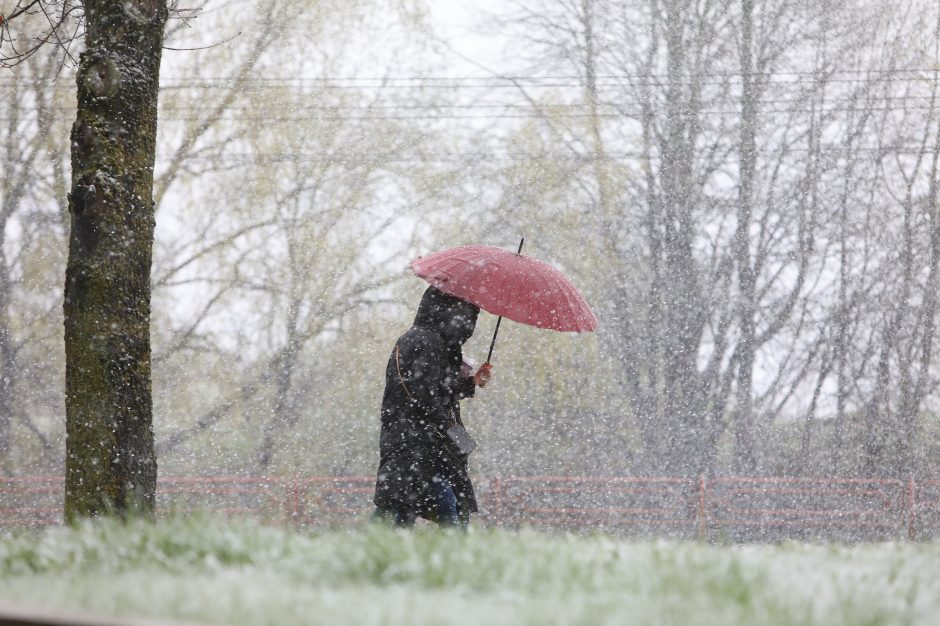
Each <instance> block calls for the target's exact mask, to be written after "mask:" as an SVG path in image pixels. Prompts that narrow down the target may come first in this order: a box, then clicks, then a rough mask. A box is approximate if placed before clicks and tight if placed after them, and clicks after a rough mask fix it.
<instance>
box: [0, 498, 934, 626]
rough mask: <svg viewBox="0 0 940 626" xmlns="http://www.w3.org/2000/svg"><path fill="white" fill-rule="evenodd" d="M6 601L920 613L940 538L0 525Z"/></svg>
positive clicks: (631, 613)
mask: <svg viewBox="0 0 940 626" xmlns="http://www.w3.org/2000/svg"><path fill="white" fill-rule="evenodd" d="M0 603H2V604H13V605H20V606H39V607H44V608H56V609H81V610H82V611H85V612H94V613H101V614H106V615H113V616H118V617H123V616H139V617H161V618H169V619H180V620H187V621H195V622H207V623H219V624H233V625H237V624H259V625H260V624H271V625H275V624H276V625H278V626H282V625H287V624H290V625H300V624H329V625H331V626H332V625H342V624H356V625H359V624H366V625H368V624H375V625H394V624H402V625H405V624H407V625H412V624H414V625H420V624H428V625H430V624H434V625H439V624H487V625H499V624H533V625H535V624H538V625H543V624H592V625H593V624H664V625H667V624H676V625H683V626H686V625H689V626H695V625H706V624H715V625H719V624H720V625H731V624H742V625H743V624H747V625H761V624H768V625H778V624H780V625H784V624H786V625H789V624H793V625H796V624H799V625H806V624H819V625H825V626H838V625H843V624H844V625H847V626H848V625H852V626H856V625H871V626H874V625H878V624H884V625H886V626H888V625H890V626H900V625H905V624H911V625H920V624H923V625H927V624H936V623H938V622H937V621H936V620H937V616H938V615H940V543H936V542H935V543H929V544H914V543H883V544H868V545H859V546H841V545H809V544H796V543H794V544H785V545H781V546H771V545H746V546H707V545H702V544H696V543H680V542H671V541H654V542H631V541H625V540H620V539H616V538H611V537H604V536H596V537H583V536H582V537H574V536H557V535H554V536H553V535H545V534H541V533H537V532H534V531H527V530H523V531H519V532H510V531H503V530H490V531H471V533H469V534H467V535H463V534H460V533H451V532H440V531H437V530H435V529H421V530H418V531H416V532H401V531H395V530H391V529H388V528H382V527H367V528H360V529H356V530H353V531H329V532H310V533H306V532H297V531H291V530H285V529H280V528H272V527H265V526H259V525H255V524H253V523H249V522H231V521H224V520H219V519H215V518H211V517H201V518H194V519H188V520H183V519H176V520H164V521H160V522H158V523H156V524H150V523H145V522H131V523H128V524H121V523H118V522H113V521H105V522H96V523H85V524H82V525H80V526H77V527H75V528H50V529H47V530H44V531H42V532H40V533H20V534H15V535H0Z"/></svg>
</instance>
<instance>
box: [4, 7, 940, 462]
mask: <svg viewBox="0 0 940 626" xmlns="http://www.w3.org/2000/svg"><path fill="white" fill-rule="evenodd" d="M3 4H4V3H3V2H0V7H2V5H3ZM192 4H193V6H192V8H191V9H189V10H187V11H186V12H183V13H180V12H177V13H174V14H173V17H172V19H171V21H170V25H169V31H168V32H169V34H168V37H167V40H166V46H167V49H166V50H165V51H164V60H163V69H162V81H161V93H160V117H159V145H158V147H157V164H156V171H155V177H154V180H155V189H154V201H155V205H156V216H157V234H156V245H155V249H154V265H153V276H152V278H153V330H152V334H153V374H154V381H153V385H154V424H155V430H156V433H155V434H156V444H157V453H158V462H159V466H160V472H161V474H163V475H173V474H244V475H292V474H343V475H367V474H370V473H372V472H373V471H374V470H375V466H376V464H377V437H378V405H379V402H380V399H381V393H382V385H383V384H384V379H383V374H384V368H385V363H386V360H387V358H388V355H389V352H390V350H391V347H392V345H393V344H394V341H395V339H396V338H397V337H398V335H399V334H401V333H402V332H404V330H406V329H407V327H408V326H409V324H410V322H411V319H412V317H413V315H414V309H415V308H416V305H417V302H418V299H419V297H420V294H421V292H422V291H423V289H424V286H425V285H424V283H423V282H422V281H420V280H419V279H417V278H415V277H413V276H411V275H410V273H409V272H408V271H407V270H406V267H407V263H408V261H410V260H411V259H413V258H414V257H416V256H418V255H421V254H425V253H427V252H431V251H434V250H438V249H441V248H446V247H451V246H455V245H460V244H464V243H482V244H487V245H495V246H501V247H506V248H514V247H515V246H516V245H517V244H518V241H519V238H520V237H522V236H525V238H526V251H527V252H528V253H529V254H532V255H534V256H537V257H539V258H542V259H544V260H546V261H549V262H550V263H552V264H554V265H556V266H557V267H559V268H560V269H562V270H563V271H564V272H565V273H566V274H567V275H568V276H570V277H572V279H573V280H574V281H575V282H576V284H578V285H579V287H580V288H581V290H582V291H583V293H584V294H585V296H586V298H587V300H588V301H589V302H590V303H591V304H592V305H593V307H594V309H595V312H596V314H597V317H598V318H599V320H600V328H599V329H598V332H596V333H594V334H593V335H584V336H574V335H562V334H558V333H551V332H547V331H539V330H535V329H531V328H528V327H523V326H521V325H518V324H513V323H509V322H507V324H504V325H503V326H502V328H501V330H500V339H499V342H498V343H497V346H496V351H495V355H494V365H495V370H494V378H493V380H492V382H491V383H490V385H488V386H487V388H486V389H485V390H483V391H480V392H479V393H478V397H477V398H475V399H473V400H471V401H468V402H467V403H466V404H465V420H466V422H467V424H468V427H469V429H470V430H471V432H472V433H473V434H474V436H475V437H476V438H477V439H478V441H479V442H480V443H481V447H480V451H479V452H477V453H475V454H474V458H473V460H472V463H473V464H474V465H475V467H473V468H472V469H473V471H474V472H475V473H477V474H486V475H508V474H551V475H581V474H591V475H631V474H638V475H676V476H679V475H697V474H699V473H706V474H722V473H730V472H734V473H738V474H746V475H750V474H753V475H757V474H776V475H779V474H786V475H804V476H816V475H827V476H874V477H891V476H908V475H911V474H914V475H918V476H920V475H929V476H933V477H938V476H940V467H937V465H938V459H940V413H938V406H937V405H938V394H937V390H938V383H940V358H938V356H937V354H936V352H937V347H936V346H935V345H934V344H935V339H936V338H937V329H936V324H937V321H938V308H940V303H938V297H940V293H938V291H940V205H938V202H940V200H938V197H940V188H938V183H940V170H938V165H940V163H938V159H940V6H938V4H937V3H936V2H933V1H930V0H900V1H899V2H896V3H890V4H886V3H883V2H877V1H875V0H832V1H830V2H810V1H804V0H773V1H771V0H753V1H750V0H744V1H743V2H730V1H725V0H696V1H692V2H686V1H680V0H541V1H538V2H536V1H531V2H530V1H525V2H523V1H520V2H513V3H499V4H494V8H496V7H498V8H499V11H498V12H494V13H492V14H484V13H483V12H482V11H481V12H479V14H478V15H477V16H476V17H478V18H479V22H478V23H477V24H476V25H475V32H477V33H478V34H477V35H475V37H476V41H477V46H478V47H479V46H485V47H486V54H485V55H481V57H486V58H485V60H480V58H481V57H475V58H474V59H470V58H468V56H467V54H466V52H465V51H464V50H462V49H461V47H460V46H459V45H457V43H456V42H455V40H454V39H453V37H452V35H453V31H452V29H449V28H447V27H445V25H444V23H445V21H446V20H445V19H444V18H445V16H442V11H444V10H443V9H442V5H441V3H432V2H430V1H424V0H348V1H345V2H336V3H324V2H313V3H307V2H296V1H293V0H264V1H262V0H258V1H257V2H255V1H252V0H235V1H233V2H227V3H217V2H212V1H207V2H199V1H197V2H194V3H192ZM445 12H446V11H445ZM236 44H237V45H236ZM77 54H78V50H70V51H69V54H67V55H65V56H63V54H62V51H61V49H52V48H49V49H48V50H41V51H39V52H38V53H37V54H35V55H33V56H31V57H30V58H29V59H28V60H27V61H26V62H24V63H23V64H21V65H19V66H17V68H16V71H15V72H12V73H11V72H9V71H5V72H4V73H3V74H0V102H3V105H2V108H0V111H2V115H0V145H2V149H0V238H2V239H0V244H2V251H3V254H2V255H0V372H2V376H0V473H5V474H11V475H19V474H38V473H47V472H48V473H60V472H61V468H62V466H63V465H64V450H65V443H64V439H65V419H64V398H63V388H64V382H63V380H64V371H63V370H64V365H63V346H62V341H63V340H62V285H63V275H64V266H65V258H66V250H67V240H68V233H67V229H68V212H67V205H66V195H67V192H68V181H69V180H70V172H69V130H70V127H71V123H72V121H73V120H74V117H75V114H74V109H75V102H74V95H73V94H74V73H73V72H74V62H73V60H72V59H71V58H70V57H69V55H74V56H75V57H76V58H77ZM495 323H496V320H495V318H492V317H491V316H488V315H485V314H484V315H481V318H480V322H479V324H478V327H477V329H478V330H477V332H476V335H475V336H474V337H473V338H472V339H471V340H470V342H469V343H468V345H467V346H466V347H465V352H466V353H467V354H468V355H470V356H472V357H474V358H476V359H477V360H478V361H482V360H483V358H485V353H486V349H487V347H488V345H489V338H490V336H491V333H492V330H493V327H494V326H495Z"/></svg>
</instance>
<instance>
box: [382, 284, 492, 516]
mask: <svg viewBox="0 0 940 626" xmlns="http://www.w3.org/2000/svg"><path fill="white" fill-rule="evenodd" d="M478 312H479V309H478V308H477V307H476V306H474V305H473V304H470V303H468V302H465V301H463V300H460V299H458V298H455V297H453V296H450V295H447V294H445V293H443V292H441V291H439V290H437V289H435V288H434V287H430V288H428V290H427V291H426V292H425V293H424V296H423V297H422V299H421V304H420V306H419V307H418V313H417V315H416V316H415V321H414V325H413V326H412V327H411V328H410V329H409V330H408V331H407V332H406V333H405V334H404V335H402V336H401V337H399V339H398V341H397V342H396V344H395V348H394V349H393V350H392V354H391V356H390V357H389V360H388V365H387V366H386V368H385V394H384V395H383V397H382V431H381V435H380V437H379V452H380V460H379V470H378V475H377V478H376V483H375V498H374V502H375V505H376V506H378V507H382V508H385V509H394V510H398V511H402V512H405V511H407V512H411V513H414V514H415V515H416V516H425V517H427V516H429V514H430V513H431V511H432V507H431V502H430V499H429V497H428V494H427V491H428V486H429V485H430V484H431V481H434V480H439V479H440V478H444V479H446V480H447V481H448V482H450V484H451V486H452V487H453V490H454V495H455V496H456V497H457V506H458V508H459V510H460V512H461V513H462V514H464V515H466V514H468V513H470V512H475V511H476V510H477V502H476V497H475V495H474V493H473V485H472V484H471V482H470V475H469V473H468V471H467V462H466V460H465V459H464V460H460V459H455V458H454V457H453V456H451V455H450V454H448V452H447V450H446V449H445V447H444V440H443V434H444V430H445V429H446V428H447V425H448V423H450V422H451V421H452V420H456V421H458V422H460V405H459V400H460V399H461V398H469V397H471V396H473V393H474V390H475V386H474V381H473V378H472V377H470V376H460V365H461V363H462V361H463V355H462V352H461V345H462V344H463V343H464V342H465V341H466V340H467V339H468V338H469V337H470V335H471V334H472V333H473V328H474V326H475V324H476V318H477V314H478ZM399 373H400V376H399Z"/></svg>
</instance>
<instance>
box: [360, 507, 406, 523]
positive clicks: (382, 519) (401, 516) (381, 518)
mask: <svg viewBox="0 0 940 626" xmlns="http://www.w3.org/2000/svg"><path fill="white" fill-rule="evenodd" d="M370 521H371V522H379V523H383V524H389V525H392V526H395V527H396V528H411V527H413V526H414V525H415V516H414V514H413V513H409V512H407V511H400V510H397V509H383V508H381V507H377V508H376V509H375V512H374V513H373V514H372V519H371V520H370Z"/></svg>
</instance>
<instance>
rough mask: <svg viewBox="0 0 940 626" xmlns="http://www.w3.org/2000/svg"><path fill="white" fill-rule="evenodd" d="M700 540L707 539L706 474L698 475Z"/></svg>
mask: <svg viewBox="0 0 940 626" xmlns="http://www.w3.org/2000/svg"><path fill="white" fill-rule="evenodd" d="M698 540H699V541H705V474H700V475H699V477H698Z"/></svg>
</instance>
